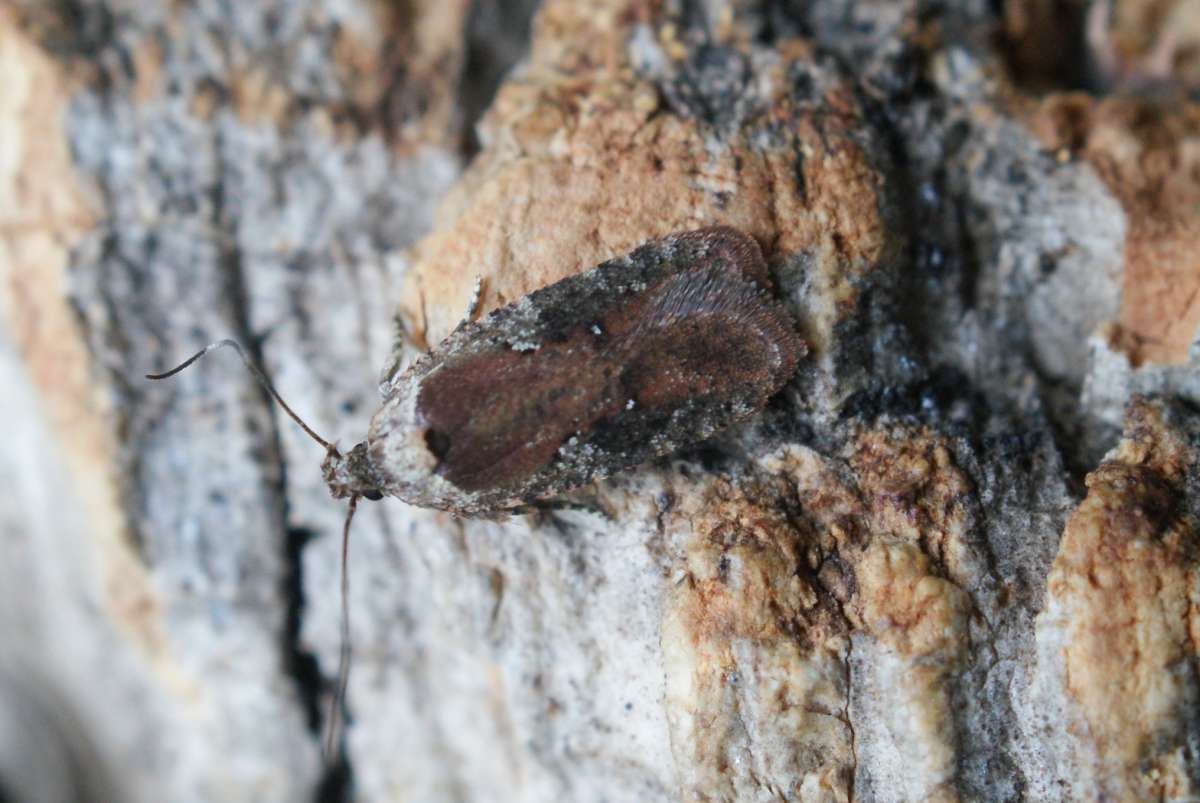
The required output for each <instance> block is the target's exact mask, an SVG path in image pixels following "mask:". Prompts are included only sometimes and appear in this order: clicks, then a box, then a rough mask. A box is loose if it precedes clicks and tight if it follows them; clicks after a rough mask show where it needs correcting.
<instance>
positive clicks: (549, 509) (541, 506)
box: [503, 497, 613, 521]
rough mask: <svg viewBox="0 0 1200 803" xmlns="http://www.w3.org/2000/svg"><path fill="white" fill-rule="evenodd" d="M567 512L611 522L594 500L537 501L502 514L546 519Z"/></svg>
mask: <svg viewBox="0 0 1200 803" xmlns="http://www.w3.org/2000/svg"><path fill="white" fill-rule="evenodd" d="M567 511H571V512H575V513H592V514H594V515H597V516H600V517H602V518H604V519H605V520H607V521H612V520H613V515H612V514H611V513H609V512H608V511H607V510H605V509H604V507H603V506H602V505H601V504H600V502H599V500H597V499H594V498H593V499H575V500H572V499H564V498H562V497H556V498H553V499H537V500H534V501H532V502H528V503H526V504H523V505H517V506H516V507H510V508H507V509H506V510H504V511H503V512H504V513H511V514H513V515H515V516H539V517H548V516H553V515H554V514H555V513H563V512H567Z"/></svg>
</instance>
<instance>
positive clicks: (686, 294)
mask: <svg viewBox="0 0 1200 803" xmlns="http://www.w3.org/2000/svg"><path fill="white" fill-rule="evenodd" d="M770 286H771V285H770V279H769V275H768V272H767V268H766V264H765V263H764V261H763V256H762V252H761V251H760V250H759V247H758V244H757V243H756V242H755V241H754V239H753V238H751V237H749V236H748V235H746V234H744V233H742V232H740V231H738V230H736V229H733V228H729V227H715V228H707V229H700V230H698V231H692V232H688V233H684V234H677V235H674V236H670V237H666V238H664V239H661V240H655V241H652V242H648V243H646V244H644V245H642V246H641V247H640V248H637V249H636V250H634V251H633V252H632V253H630V254H628V255H627V256H624V257H621V258H618V259H613V260H611V261H608V262H604V263H602V264H601V265H599V266H597V267H595V268H593V269H591V270H589V271H587V272H586V273H582V274H579V275H577V276H572V277H569V278H566V279H563V280H561V281H558V282H556V283H554V284H552V285H549V286H548V287H545V288H543V289H541V290H537V291H535V292H533V293H530V294H529V295H527V296H525V297H523V298H521V299H519V300H517V301H515V302H513V303H511V304H509V305H508V306H505V307H503V308H501V309H498V310H496V311H495V312H492V313H491V314H490V315H488V316H486V317H485V318H483V319H482V320H480V321H478V322H471V321H465V322H464V323H462V324H461V325H460V326H459V327H458V328H457V329H456V330H455V331H454V332H453V333H451V334H450V335H449V336H448V337H447V338H446V339H445V340H444V341H442V343H441V344H440V345H438V347H437V348H436V349H434V350H433V351H432V352H430V353H429V354H427V355H425V356H424V357H423V358H421V359H420V360H418V361H417V362H416V363H415V364H414V365H413V366H412V367H411V368H409V369H408V370H407V371H406V372H404V373H403V374H402V375H400V376H399V377H398V378H396V379H395V380H393V381H391V382H390V383H389V384H388V385H387V386H386V388H385V391H384V393H385V396H384V401H383V406H382V407H380V409H379V411H378V412H377V413H376V414H375V416H374V418H373V419H372V420H371V426H370V430H369V431H368V434H367V439H366V440H365V441H363V442H362V443H359V444H358V445H356V446H355V447H354V448H353V449H351V450H350V452H349V453H348V454H345V455H342V454H341V453H340V452H338V451H337V450H336V449H331V450H329V452H328V453H327V456H326V458H325V461H324V463H323V466H322V468H323V472H324V476H325V481H326V483H327V484H328V486H329V489H330V491H331V492H332V493H333V495H334V497H337V498H346V497H354V496H363V497H367V498H372V499H374V498H378V497H380V496H395V497H398V498H400V499H402V500H404V501H405V502H408V503H409V504H413V505H419V506H421V507H430V508H439V509H442V510H448V511H451V512H453V513H458V514H481V513H490V512H495V511H503V510H506V509H512V508H514V507H517V506H519V505H522V504H524V503H527V502H530V501H534V500H538V499H542V498H544V497H547V496H553V495H555V494H560V493H562V492H564V491H567V490H570V489H572V488H575V487H578V486H580V485H584V484H586V483H588V482H591V481H593V480H596V479H601V478H603V477H606V476H608V475H610V474H612V473H614V472H617V471H621V470H623V469H628V468H632V467H634V466H637V465H638V464H640V463H643V462H645V461H646V460H648V459H650V458H653V457H657V456H660V455H664V454H668V453H670V452H673V451H675V450H677V449H679V448H680V447H682V446H686V445H688V444H691V443H696V442H698V441H701V440H704V439H705V438H708V437H709V436H710V435H712V434H713V433H715V432H717V431H718V430H721V429H723V428H725V427H727V426H729V425H730V424H733V423H735V422H737V421H740V420H743V419H745V418H748V417H749V416H751V415H753V414H755V413H756V412H758V411H759V410H761V409H762V408H763V406H764V405H765V404H766V402H767V400H768V399H769V398H770V397H771V396H772V395H774V394H775V393H776V392H777V391H778V390H779V389H780V388H781V387H782V386H783V385H784V384H785V383H786V382H787V380H788V379H789V378H790V377H791V376H792V374H793V373H794V372H795V370H796V366H797V362H798V360H799V358H800V356H801V354H802V352H803V350H804V345H803V343H802V341H801V340H800V338H799V337H798V335H797V334H796V331H795V327H794V325H793V323H792V319H791V317H790V316H789V315H788V313H787V312H786V310H785V309H784V307H783V305H782V304H781V303H779V302H778V301H776V300H775V299H774V298H773V297H772V296H771V293H770Z"/></svg>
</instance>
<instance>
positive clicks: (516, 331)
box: [148, 226, 805, 739]
mask: <svg viewBox="0 0 1200 803" xmlns="http://www.w3.org/2000/svg"><path fill="white" fill-rule="evenodd" d="M223 345H232V346H233V347H234V348H235V349H237V351H238V353H239V354H242V350H241V348H240V347H238V346H237V344H236V343H233V342H232V341H221V342H219V343H214V344H212V345H211V346H209V347H208V348H206V349H205V350H203V351H201V352H200V353H198V354H196V355H195V356H193V357H192V358H191V359H189V360H187V361H186V362H184V363H183V364H182V365H180V366H178V367H176V368H174V369H172V370H171V371H168V372H166V373H163V374H151V375H148V376H149V378H151V379H163V378H166V377H168V376H171V375H173V374H175V373H177V372H179V371H181V370H183V369H184V368H186V367H187V366H188V365H190V364H192V363H193V362H195V361H196V360H197V359H199V358H200V357H202V356H204V355H205V354H207V353H208V352H209V351H211V350H213V349H214V348H218V347H220V346H223ZM804 351H805V347H804V343H803V341H801V340H800V338H799V337H798V336H797V334H796V332H795V329H794V327H793V324H792V320H791V318H790V317H789V315H788V314H787V312H786V311H785V309H784V308H783V305H782V304H780V303H779V302H778V301H776V300H775V299H774V298H773V297H772V296H771V294H770V278H769V275H768V272H767V268H766V264H765V263H764V261H763V257H762V252H761V251H760V250H759V247H758V244H757V243H756V242H755V241H754V240H753V239H752V238H751V237H749V236H748V235H746V234H744V233H742V232H740V231H738V230H737V229H733V228H729V227H725V226H718V227H712V228H706V229H699V230H697V231H691V232H687V233H683V234H675V235H672V236H669V237H666V238H663V239H661V240H654V241H651V242H648V243H646V244H644V245H642V246H641V247H640V248H637V249H635V250H634V251H632V252H631V253H630V254H628V255H627V256H624V257H620V258H618V259H613V260H610V261H608V262H605V263H603V264H601V265H599V266H597V267H595V268H593V269H591V270H589V271H587V272H586V273H581V274H579V275H577V276H572V277H569V278H567V279H563V280H561V281H559V282H556V283H554V284H552V285H550V286H548V287H545V288H543V289H541V290H537V291H535V292H533V293H530V294H529V295H527V296H525V297H523V298H521V299H518V300H517V301H515V302H513V303H512V304H509V305H508V306H506V307H503V308H501V309H498V310H496V311H495V312H492V313H491V314H490V315H488V316H487V317H485V318H483V319H482V320H480V321H477V322H471V321H464V322H463V323H462V324H460V325H459V327H458V328H457V329H456V330H455V331H454V332H452V333H451V334H450V335H449V336H448V337H447V338H446V339H445V340H444V341H442V342H441V343H440V344H439V345H438V346H437V348H435V349H434V350H433V351H431V352H430V353H429V354H427V355H425V356H424V357H423V358H421V359H419V360H418V361H417V362H416V363H415V364H414V365H413V366H412V367H411V368H409V369H408V370H407V371H406V372H404V373H403V374H401V375H400V376H398V377H396V378H394V379H392V380H391V381H390V382H388V383H387V384H386V386H385V388H384V393H383V396H384V400H383V406H382V407H381V408H380V409H379V411H378V412H377V413H376V414H375V416H374V418H373V419H372V420H371V427H370V430H369V432H368V434H367V439H366V440H365V441H363V442H362V443H359V444H358V445H356V446H355V447H354V448H353V449H351V450H350V452H349V453H347V454H344V455H343V454H342V453H341V452H340V451H339V450H338V448H337V447H336V446H335V445H334V444H331V443H330V442H328V441H326V440H325V439H324V438H321V437H320V436H319V435H317V434H316V433H315V432H313V430H312V429H310V428H309V427H308V425H307V424H305V423H304V422H303V421H302V420H301V419H300V417H299V416H297V415H296V414H295V413H294V412H293V411H292V409H291V408H290V407H288V406H287V404H285V403H284V401H283V399H281V398H280V397H279V394H278V393H276V392H275V390H274V388H273V387H272V386H271V383H270V382H269V381H268V380H267V379H266V377H265V376H264V375H263V374H262V372H261V371H260V370H259V369H258V368H257V367H255V366H254V365H253V363H251V362H250V361H249V360H248V359H247V358H246V356H245V355H244V354H242V360H243V361H244V362H245V363H246V365H247V366H248V367H249V368H250V369H251V371H252V372H253V373H254V374H255V376H256V377H257V378H258V379H259V381H260V382H262V384H263V385H264V386H265V387H266V388H267V390H268V391H270V393H271V395H272V396H273V397H274V398H275V400H276V401H277V402H279V404H280V405H281V407H282V408H283V409H284V411H285V412H287V414H288V415H289V416H291V417H292V418H293V419H294V420H295V421H296V422H297V423H299V424H300V426H301V427H303V428H304V431H305V432H307V433H308V434H309V435H310V436H311V437H312V438H313V439H314V440H316V441H317V442H318V443H320V444H321V445H322V446H324V447H325V452H326V455H325V460H324V463H323V464H322V470H323V472H324V477H325V482H326V483H327V484H328V486H329V490H330V492H331V493H332V494H333V496H334V497H336V498H339V499H341V498H348V499H349V500H350V508H349V512H348V515H347V518H346V524H345V527H344V530H343V543H342V598H343V612H342V614H343V615H342V628H343V654H342V671H341V673H340V675H341V682H340V685H339V690H340V691H339V698H340V693H341V690H344V688H345V680H346V674H345V673H346V667H347V652H346V650H347V649H348V647H347V646H346V645H347V644H348V639H346V634H347V633H348V632H349V624H348V620H347V616H348V614H347V612H346V610H345V597H346V587H347V580H346V571H345V557H346V549H347V544H348V539H349V528H350V521H351V519H352V518H353V516H354V510H355V508H356V506H357V504H358V500H359V498H360V497H365V498H367V499H380V498H382V497H383V496H395V497H398V498H400V499H402V500H404V501H405V502H408V503H409V504H413V505H419V506H422V507H431V508H439V509H442V510H448V511H450V512H453V513H457V514H464V515H478V514H487V513H495V512H502V511H506V510H513V509H514V508H519V507H520V506H522V505H525V504H527V503H529V502H534V501H537V500H539V499H543V498H545V497H547V496H553V495H555V494H559V493H562V492H564V491H567V490H570V489H572V488H576V487H578V486H580V485H584V484H586V483H588V482H591V481H593V480H597V479H601V478H603V477H606V476H608V475H610V474H612V473H614V472H616V471H621V470H623V469H628V468H632V467H634V466H637V465H638V464H640V463H643V462H645V461H646V460H648V459H650V458H653V457H656V456H660V455H664V454H668V453H670V452H673V451H675V450H677V449H679V448H681V447H683V446H687V445H689V444H693V443H696V442H698V441H701V440H704V439H705V438H708V437H709V436H710V435H712V434H713V433H715V432H717V431H718V430H721V429H723V428H725V427H727V426H729V425H730V424H733V423H735V422H737V421H741V420H744V419H746V418H748V417H750V416H752V415H754V414H755V413H757V412H758V411H759V410H761V409H762V408H763V406H764V405H765V404H766V402H767V400H768V399H769V398H770V397H771V396H772V395H773V394H775V393H776V392H777V391H778V390H779V389H780V388H782V387H783V385H784V384H785V383H786V382H787V381H788V379H789V378H790V377H791V376H792V374H793V372H794V371H795V369H796V365H797V362H798V361H799V359H800V357H801V356H802V355H803V354H804ZM336 704H337V698H335V705H336ZM332 720H333V718H331V722H332ZM330 738H331V739H332V730H331V732H330Z"/></svg>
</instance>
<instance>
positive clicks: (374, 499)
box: [362, 489, 383, 502]
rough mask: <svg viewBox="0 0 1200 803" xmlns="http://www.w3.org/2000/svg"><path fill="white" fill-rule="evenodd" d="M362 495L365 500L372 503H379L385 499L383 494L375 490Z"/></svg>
mask: <svg viewBox="0 0 1200 803" xmlns="http://www.w3.org/2000/svg"><path fill="white" fill-rule="evenodd" d="M362 495H363V499H370V500H371V501H372V502H378V501H379V500H380V499H382V498H383V494H381V493H380V492H379V491H376V490H374V489H372V490H370V491H363V492H362Z"/></svg>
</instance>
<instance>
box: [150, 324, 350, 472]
mask: <svg viewBox="0 0 1200 803" xmlns="http://www.w3.org/2000/svg"><path fill="white" fill-rule="evenodd" d="M222 346H229V347H230V348H232V349H233V350H234V351H236V352H237V353H238V356H239V357H241V358H242V362H243V363H245V365H246V367H247V368H248V369H250V373H252V374H254V378H255V379H257V380H258V381H259V384H261V385H262V386H263V387H264V388H266V389H267V392H268V393H270V394H271V397H272V398H273V399H275V401H277V402H279V406H280V407H282V408H283V411H284V412H285V413H287V414H288V415H289V416H291V417H292V420H293V421H295V422H296V423H297V424H299V425H300V428H301V429H303V430H304V431H305V432H306V433H308V436H309V437H310V438H312V439H313V440H314V441H316V442H317V443H319V444H321V445H322V446H324V447H325V450H326V451H334V450H335V449H334V445H333V444H332V443H330V442H329V441H327V440H325V439H324V438H322V437H321V436H320V435H318V434H317V433H315V432H313V431H312V428H311V427H310V426H309V425H308V424H306V423H304V419H302V418H301V417H300V416H298V415H296V413H295V411H294V410H292V408H291V407H288V405H287V402H285V401H284V400H283V398H282V397H281V396H280V395H279V393H278V392H277V391H276V390H275V388H274V387H273V386H272V385H271V380H269V379H267V375H266V374H264V373H263V372H262V371H261V370H260V369H259V367H258V366H257V365H255V364H254V363H253V362H252V361H251V360H250V358H249V357H247V356H246V352H245V351H243V350H242V346H241V344H240V343H238V342H237V341H236V340H230V339H229V338H225V339H224V340H218V341H217V342H215V343H209V344H208V345H207V346H205V347H204V348H202V349H201V350H200V351H198V352H196V353H195V354H193V355H192V356H191V357H188V358H187V359H186V360H184V361H183V362H181V363H180V364H179V365H176V366H175V367H174V368H172V369H171V370H170V371H167V372H165V373H161V374H146V378H147V379H166V378H168V377H172V376H175V374H177V373H179V372H180V371H182V370H183V369H184V368H187V367H188V366H189V365H191V364H192V363H194V362H195V361H196V360H198V359H200V358H201V357H203V356H204V355H206V354H208V353H209V352H210V351H216V350H217V349H219V348H221V347H222Z"/></svg>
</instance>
